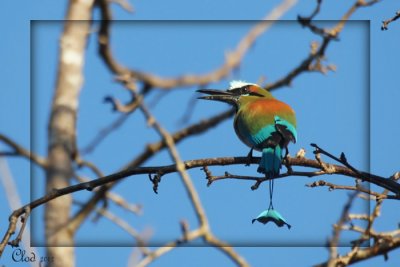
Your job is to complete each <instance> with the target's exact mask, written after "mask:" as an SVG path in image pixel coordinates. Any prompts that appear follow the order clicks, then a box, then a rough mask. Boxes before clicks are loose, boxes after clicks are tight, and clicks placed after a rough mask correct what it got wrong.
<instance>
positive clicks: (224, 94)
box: [197, 89, 240, 105]
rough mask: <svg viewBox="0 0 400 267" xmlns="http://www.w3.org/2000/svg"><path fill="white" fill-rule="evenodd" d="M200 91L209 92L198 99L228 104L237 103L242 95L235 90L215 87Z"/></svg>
mask: <svg viewBox="0 0 400 267" xmlns="http://www.w3.org/2000/svg"><path fill="white" fill-rule="evenodd" d="M197 92H199V93H203V94H208V95H207V96H200V97H198V99H205V100H214V101H221V102H225V103H228V104H232V105H235V104H236V103H237V100H238V99H239V97H240V94H239V93H238V92H236V91H235V90H229V91H222V90H215V89H200V90H197Z"/></svg>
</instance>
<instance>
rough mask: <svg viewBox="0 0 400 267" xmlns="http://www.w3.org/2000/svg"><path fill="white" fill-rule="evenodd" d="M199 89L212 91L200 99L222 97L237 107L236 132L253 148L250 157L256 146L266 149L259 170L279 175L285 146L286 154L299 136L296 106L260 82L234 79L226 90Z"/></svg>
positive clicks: (201, 91)
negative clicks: (278, 96) (289, 146)
mask: <svg viewBox="0 0 400 267" xmlns="http://www.w3.org/2000/svg"><path fill="white" fill-rule="evenodd" d="M198 92H200V93H205V94H208V96H202V97H200V99H206V100H216V101H222V102H225V103H228V104H231V105H233V106H234V107H235V108H236V115H235V119H234V128H235V132H236V134H237V136H238V137H239V138H240V140H241V141H242V142H243V143H245V144H246V145H247V146H249V147H250V148H251V150H250V153H249V155H248V156H249V158H251V157H252V152H253V149H255V150H257V151H261V152H262V157H261V160H260V163H259V167H258V169H257V171H258V172H260V173H264V174H265V176H266V177H267V178H272V177H275V176H276V175H278V174H279V170H280V168H281V165H282V159H283V155H282V152H283V149H284V148H285V150H286V153H285V157H286V155H287V154H288V148H287V146H288V144H289V142H293V143H295V142H296V140H297V132H296V116H295V113H294V111H293V109H292V108H291V107H290V106H289V105H287V104H285V103H284V102H282V101H279V100H277V99H276V98H274V97H273V96H272V94H271V93H270V92H268V91H267V90H265V89H263V88H261V87H260V86H258V85H257V84H252V83H245V82H241V81H233V82H231V86H230V88H229V89H228V90H226V91H221V90H214V89H201V90H198Z"/></svg>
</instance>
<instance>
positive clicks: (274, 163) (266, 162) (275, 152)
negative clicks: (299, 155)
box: [257, 145, 282, 178]
mask: <svg viewBox="0 0 400 267" xmlns="http://www.w3.org/2000/svg"><path fill="white" fill-rule="evenodd" d="M281 165H282V149H281V147H280V146H279V145H277V146H276V147H274V148H272V147H267V148H264V149H263V150H262V156H261V160H260V164H259V166H258V169H257V171H258V172H260V173H264V174H265V175H266V177H268V178H271V177H273V176H276V175H278V174H279V170H280V169H281Z"/></svg>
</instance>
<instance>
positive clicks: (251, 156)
mask: <svg viewBox="0 0 400 267" xmlns="http://www.w3.org/2000/svg"><path fill="white" fill-rule="evenodd" d="M252 161H253V148H251V149H250V152H249V154H247V159H246V164H245V165H244V166H250V164H251V162H252Z"/></svg>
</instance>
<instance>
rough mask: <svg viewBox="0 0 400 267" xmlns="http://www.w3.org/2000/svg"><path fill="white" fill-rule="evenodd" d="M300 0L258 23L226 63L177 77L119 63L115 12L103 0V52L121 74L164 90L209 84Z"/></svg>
mask: <svg viewBox="0 0 400 267" xmlns="http://www.w3.org/2000/svg"><path fill="white" fill-rule="evenodd" d="M295 3H296V0H285V1H282V3H281V4H280V5H279V6H277V7H276V8H274V9H273V10H272V11H271V12H268V14H267V15H266V16H265V17H264V18H263V19H262V21H260V22H259V23H258V24H256V25H255V26H254V27H253V28H252V29H251V30H250V31H249V32H248V33H247V35H246V36H245V37H243V38H242V40H241V41H240V42H239V43H238V45H237V46H236V49H235V50H234V51H232V52H230V53H228V54H227V55H226V60H225V63H224V64H223V65H222V66H221V67H219V68H218V69H216V70H214V71H211V72H209V73H206V74H203V75H194V74H186V75H182V76H179V77H175V78H163V77H160V76H157V75H155V74H151V73H146V72H141V71H139V70H134V69H128V68H127V67H124V66H122V65H121V64H119V63H118V62H117V61H116V60H115V59H114V58H113V56H112V52H111V48H110V42H109V40H110V31H109V24H110V21H111V19H112V16H111V11H110V9H109V6H108V4H107V2H106V0H101V1H99V7H100V10H101V14H102V21H101V25H100V31H99V44H100V46H99V53H100V55H101V56H102V58H103V60H104V61H105V63H106V65H107V66H108V67H109V68H110V70H111V71H112V72H114V73H116V74H118V75H120V76H124V77H129V78H132V79H135V80H138V81H142V82H143V83H145V84H147V85H149V86H151V87H153V88H160V89H171V88H176V87H183V86H191V85H205V84H208V83H212V82H217V81H219V80H221V79H222V78H224V77H226V76H227V75H229V74H230V73H231V71H232V70H234V69H236V68H237V67H239V65H240V63H241V61H242V59H243V57H244V56H245V54H246V53H247V51H248V49H249V48H250V47H252V46H253V44H254V42H255V41H256V40H257V38H258V37H259V36H260V35H261V34H263V33H264V32H265V31H267V30H268V29H269V28H270V27H271V26H272V25H273V24H274V23H275V21H277V20H278V19H279V18H280V17H281V16H282V15H283V14H285V13H286V12H287V11H288V10H289V9H290V8H291V7H292V6H293V5H294V4H295Z"/></svg>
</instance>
